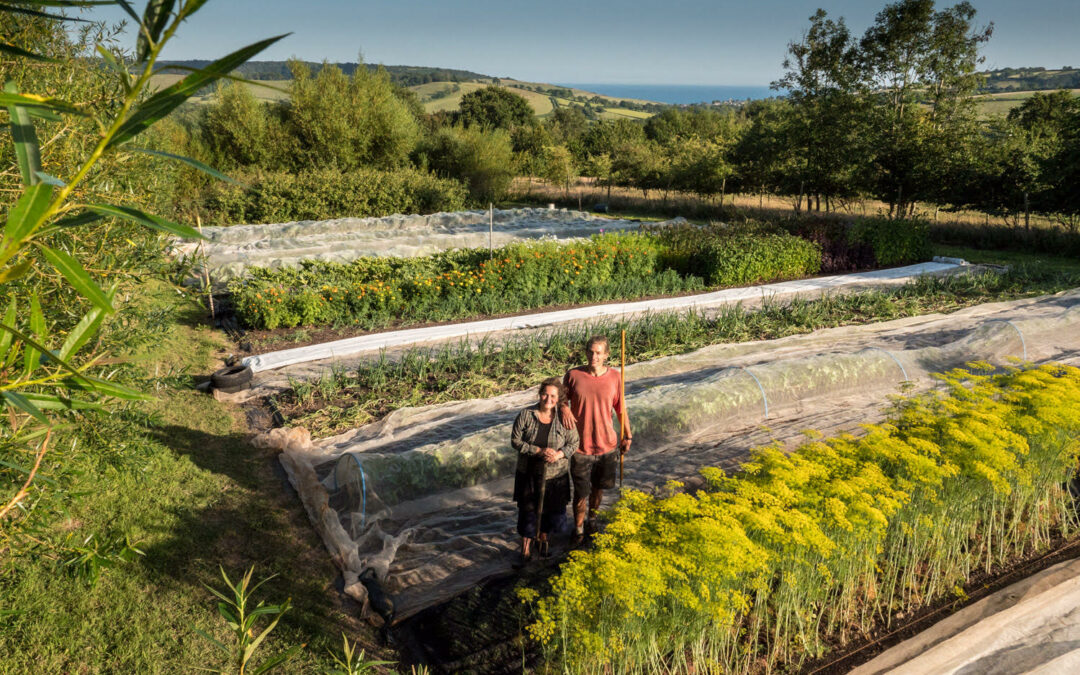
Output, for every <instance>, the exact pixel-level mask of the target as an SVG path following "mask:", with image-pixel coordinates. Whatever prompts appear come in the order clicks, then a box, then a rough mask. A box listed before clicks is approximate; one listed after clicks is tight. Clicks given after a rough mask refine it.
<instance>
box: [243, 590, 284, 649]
mask: <svg viewBox="0 0 1080 675" xmlns="http://www.w3.org/2000/svg"><path fill="white" fill-rule="evenodd" d="M286 605H288V603H286ZM286 609H288V607H286ZM284 613H285V612H284V611H282V612H281V614H278V615H277V616H276V617H274V620H273V621H271V622H270V623H269V624H267V625H266V628H264V629H263V631H262V632H261V633H259V637H257V638H255V639H254V640H252V641H251V644H249V645H248V646H247V649H245V650H244V661H245V662H246V661H247V660H248V659H250V658H251V655H252V654H254V653H255V650H256V649H257V648H258V647H259V645H260V644H262V641H263V640H265V639H266V636H267V635H269V634H270V631H272V630H274V627H275V626H277V625H278V621H281V616H282V614H284Z"/></svg>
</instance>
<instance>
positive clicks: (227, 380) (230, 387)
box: [210, 364, 252, 393]
mask: <svg viewBox="0 0 1080 675" xmlns="http://www.w3.org/2000/svg"><path fill="white" fill-rule="evenodd" d="M251 376H252V372H251V367H250V366H244V365H239V364H237V365H235V366H229V367H227V368H222V369H221V370H219V371H217V372H216V373H214V374H213V375H211V376H210V384H211V385H212V386H213V387H214V389H220V390H221V391H224V392H226V393H232V392H237V391H240V390H241V389H246V388H247V387H248V386H249V385H250V384H251Z"/></svg>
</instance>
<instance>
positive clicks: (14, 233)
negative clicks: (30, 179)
mask: <svg viewBox="0 0 1080 675" xmlns="http://www.w3.org/2000/svg"><path fill="white" fill-rule="evenodd" d="M52 193H53V186H51V185H47V184H44V183H38V184H37V185H30V186H27V188H26V189H25V190H23V193H22V196H21V197H19V201H17V202H15V206H13V207H12V208H11V211H9V212H8V219H7V224H5V225H4V239H5V240H6V241H5V244H6V245H8V246H13V245H18V244H19V243H21V242H22V241H23V240H25V239H26V238H27V237H28V236H29V235H30V233H31V231H32V230H33V229H34V226H35V225H37V224H38V222H39V221H40V220H41V217H42V216H43V215H45V211H46V210H48V208H49V200H51V199H52Z"/></svg>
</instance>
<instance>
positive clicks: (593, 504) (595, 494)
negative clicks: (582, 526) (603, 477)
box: [589, 488, 604, 520]
mask: <svg viewBox="0 0 1080 675" xmlns="http://www.w3.org/2000/svg"><path fill="white" fill-rule="evenodd" d="M602 501H604V491H603V490H601V489H600V488H593V491H592V493H590V494H589V520H592V519H594V518H596V512H597V511H599V510H600V502H602Z"/></svg>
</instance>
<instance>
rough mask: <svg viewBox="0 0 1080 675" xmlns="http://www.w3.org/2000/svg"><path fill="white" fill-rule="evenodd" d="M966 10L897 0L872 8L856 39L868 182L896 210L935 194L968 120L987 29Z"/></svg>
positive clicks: (970, 8)
mask: <svg viewBox="0 0 1080 675" xmlns="http://www.w3.org/2000/svg"><path fill="white" fill-rule="evenodd" d="M974 17H975V8H974V7H973V6H972V5H971V4H970V3H968V2H961V3H959V4H957V5H956V6H955V7H952V8H950V9H948V10H944V11H940V12H935V11H934V2H933V0H901V1H900V2H896V3H893V4H889V5H886V6H885V8H884V9H883V10H882V11H881V12H879V13H878V15H877V17H876V18H875V21H874V24H873V25H871V26H870V28H868V29H867V31H866V33H865V35H864V36H863V38H862V40H861V41H860V43H859V51H860V55H861V59H862V67H863V70H864V77H865V80H866V84H867V89H868V92H869V93H868V94H867V96H868V97H869V100H870V101H871V103H872V104H873V105H872V107H871V120H870V126H869V129H868V134H867V138H869V139H870V140H871V142H872V146H873V149H874V157H873V171H872V173H871V175H870V180H869V187H870V190H871V192H872V193H873V194H874V195H875V196H876V197H878V198H880V199H882V200H883V201H886V202H888V203H889V205H890V210H891V211H892V213H893V214H894V215H896V216H905V215H906V214H907V213H908V212H909V211H910V210H911V208H913V207H914V202H915V201H916V200H918V199H926V198H933V197H934V196H935V193H936V191H937V188H938V186H940V185H941V184H942V178H943V173H942V169H943V168H946V167H949V166H950V165H951V164H952V163H953V161H952V156H951V155H952V153H955V152H956V151H957V150H958V149H959V148H960V147H962V145H963V142H962V140H961V141H960V142H957V139H958V138H959V139H962V138H963V137H964V135H965V133H964V131H965V129H969V128H970V126H971V121H972V118H973V116H974V108H973V103H972V101H971V99H970V94H971V93H973V92H974V90H975V88H976V87H977V85H978V76H977V75H976V73H975V68H976V66H977V64H978V63H979V61H980V59H979V56H978V48H979V45H980V44H981V43H983V42H985V41H986V40H988V39H989V38H990V35H991V34H992V32H993V25H992V24H991V25H989V26H987V27H986V28H983V29H975V28H974V26H973V20H974ZM920 102H922V103H923V104H924V105H925V106H926V108H927V110H925V111H924V110H923V109H922V108H920V107H919V104H920ZM948 150H951V151H952V153H949V152H944V153H943V152H942V151H948Z"/></svg>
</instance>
